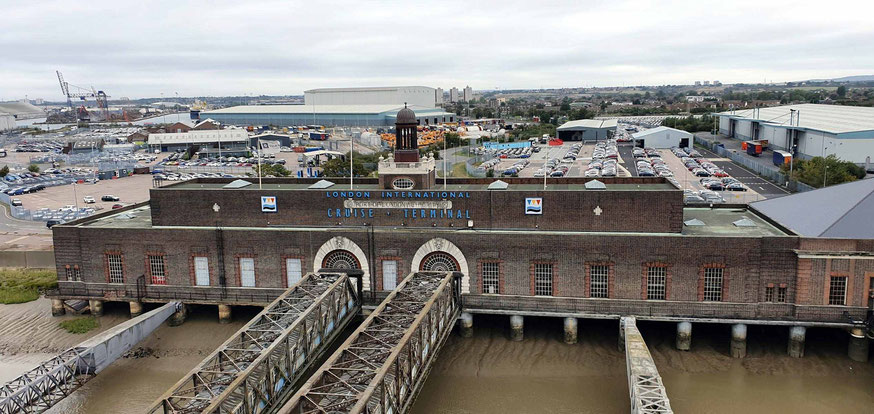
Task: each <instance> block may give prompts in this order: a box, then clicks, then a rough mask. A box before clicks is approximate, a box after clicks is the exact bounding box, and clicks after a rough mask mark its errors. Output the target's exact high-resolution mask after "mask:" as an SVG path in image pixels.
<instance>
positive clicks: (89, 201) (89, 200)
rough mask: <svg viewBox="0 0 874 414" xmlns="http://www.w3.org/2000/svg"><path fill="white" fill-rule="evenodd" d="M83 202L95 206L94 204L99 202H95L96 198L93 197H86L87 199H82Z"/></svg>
mask: <svg viewBox="0 0 874 414" xmlns="http://www.w3.org/2000/svg"><path fill="white" fill-rule="evenodd" d="M82 201H84V202H85V204H94V203H96V202H97V200H95V199H94V197H91V196H85V197H83V198H82Z"/></svg>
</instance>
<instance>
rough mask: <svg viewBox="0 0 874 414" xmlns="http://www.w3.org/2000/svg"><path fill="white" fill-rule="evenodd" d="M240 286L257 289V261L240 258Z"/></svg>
mask: <svg viewBox="0 0 874 414" xmlns="http://www.w3.org/2000/svg"><path fill="white" fill-rule="evenodd" d="M240 284H241V285H242V286H243V287H255V259H253V258H251V257H241V258H240Z"/></svg>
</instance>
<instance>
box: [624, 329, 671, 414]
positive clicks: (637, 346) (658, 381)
mask: <svg viewBox="0 0 874 414" xmlns="http://www.w3.org/2000/svg"><path fill="white" fill-rule="evenodd" d="M620 324H621V329H622V330H623V335H624V338H625V367H626V374H627V375H628V392H629V397H630V399H631V413H632V414H637V413H646V414H670V413H673V412H674V411H673V409H671V403H670V401H669V400H668V394H667V391H665V386H664V384H663V383H662V377H661V375H659V371H658V369H657V368H656V366H655V363H654V362H653V360H652V355H651V354H650V353H649V349H648V348H647V346H646V342H644V340H643V335H641V334H640V331H639V330H638V329H637V321H636V320H635V318H634V317H623V318H622V319H620Z"/></svg>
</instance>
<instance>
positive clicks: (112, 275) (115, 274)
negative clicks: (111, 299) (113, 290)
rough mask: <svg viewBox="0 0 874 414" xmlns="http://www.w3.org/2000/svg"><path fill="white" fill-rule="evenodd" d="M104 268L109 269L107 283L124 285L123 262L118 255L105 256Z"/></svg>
mask: <svg viewBox="0 0 874 414" xmlns="http://www.w3.org/2000/svg"><path fill="white" fill-rule="evenodd" d="M106 266H107V267H108V269H109V283H124V261H123V260H122V258H121V255H120V254H107V255H106Z"/></svg>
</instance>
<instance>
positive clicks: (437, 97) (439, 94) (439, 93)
mask: <svg viewBox="0 0 874 414" xmlns="http://www.w3.org/2000/svg"><path fill="white" fill-rule="evenodd" d="M434 103H435V104H437V105H440V104H442V103H443V88H437V89H435V90H434Z"/></svg>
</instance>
